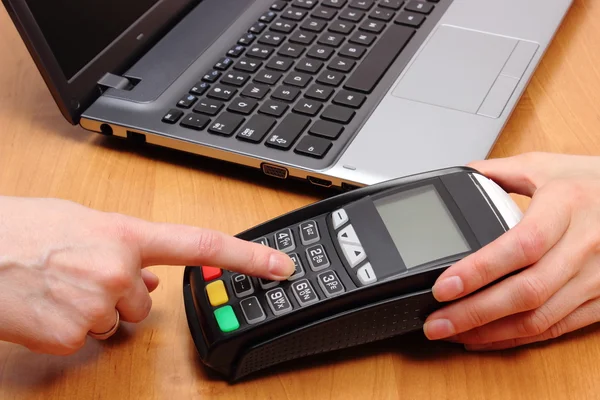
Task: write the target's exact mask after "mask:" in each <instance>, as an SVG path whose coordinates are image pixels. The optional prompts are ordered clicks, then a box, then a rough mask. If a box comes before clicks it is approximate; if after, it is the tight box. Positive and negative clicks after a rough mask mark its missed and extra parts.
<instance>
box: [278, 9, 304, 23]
mask: <svg viewBox="0 0 600 400" xmlns="http://www.w3.org/2000/svg"><path fill="white" fill-rule="evenodd" d="M306 13H307V12H306V11H305V10H301V9H299V8H288V9H287V10H285V11H284V12H283V13H282V14H281V18H285V19H289V20H292V21H301V20H302V19H303V18H304V17H306Z"/></svg>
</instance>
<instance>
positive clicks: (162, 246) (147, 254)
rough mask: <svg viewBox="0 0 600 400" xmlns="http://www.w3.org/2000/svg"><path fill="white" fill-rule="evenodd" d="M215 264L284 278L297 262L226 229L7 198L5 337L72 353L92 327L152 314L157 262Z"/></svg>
mask: <svg viewBox="0 0 600 400" xmlns="http://www.w3.org/2000/svg"><path fill="white" fill-rule="evenodd" d="M163 264H168V265H198V266H199V265H214V266H219V267H221V268H224V269H229V270H232V271H238V272H241V273H245V274H248V275H253V276H258V277H262V278H267V279H272V280H282V279H286V278H287V277H289V276H290V275H291V274H292V273H293V271H294V264H293V262H292V260H291V259H290V258H289V257H288V256H287V255H285V254H283V253H281V252H279V251H276V250H273V249H270V248H268V247H266V246H263V245H259V244H255V243H249V242H245V241H242V240H239V239H236V238H234V237H231V236H228V235H225V234H222V233H220V232H215V231H209V230H205V229H200V228H194V227H189V226H181V225H170V224H159V223H151V222H147V221H143V220H139V219H135V218H132V217H127V216H124V215H119V214H110V213H104V212H100V211H95V210H91V209H89V208H86V207H83V206H81V205H78V204H75V203H71V202H68V201H62V200H54V199H25V198H15V197H1V196H0V305H1V306H2V312H0V340H5V341H10V342H14V343H18V344H22V345H24V346H26V347H28V348H29V349H31V350H33V351H35V352H41V353H50V354H58V355H65V354H70V353H73V352H75V351H77V350H78V349H80V348H81V347H82V346H83V345H84V343H85V340H86V336H87V335H88V332H99V333H100V332H107V331H110V330H111V328H113V327H114V326H115V320H116V318H117V313H116V311H115V309H117V310H118V313H119V314H120V318H121V320H124V321H128V322H140V321H142V320H143V319H144V318H146V316H147V315H148V313H149V312H150V308H151V307H152V300H151V298H150V295H149V292H151V291H153V290H154V289H155V288H156V287H157V286H158V278H157V277H156V275H154V274H152V273H151V272H150V271H148V270H145V269H144V268H145V267H148V266H151V265H163Z"/></svg>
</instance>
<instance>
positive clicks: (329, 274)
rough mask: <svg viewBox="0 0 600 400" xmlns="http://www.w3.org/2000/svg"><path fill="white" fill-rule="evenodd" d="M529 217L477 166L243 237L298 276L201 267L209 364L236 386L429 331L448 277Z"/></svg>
mask: <svg viewBox="0 0 600 400" xmlns="http://www.w3.org/2000/svg"><path fill="white" fill-rule="evenodd" d="M520 218H521V212H520V210H519V208H518V207H517V205H516V204H515V203H514V202H513V201H512V199H511V198H510V196H509V195H508V194H507V193H506V192H505V191H504V190H502V189H501V188H500V187H499V186H498V185H496V184H495V183H494V182H492V181H491V180H489V179H488V178H486V177H484V176H482V175H481V174H479V173H478V172H477V171H475V170H472V169H469V168H463V167H460V168H450V169H444V170H438V171H433V172H428V173H424V174H419V175H414V176H409V177H404V178H400V179H395V180H391V181H388V182H384V183H380V184H376V185H373V186H368V187H364V188H360V189H356V190H353V191H351V192H347V193H343V194H340V195H337V196H334V197H331V198H329V199H326V200H323V201H320V202H317V203H315V204H312V205H310V206H307V207H305V208H302V209H299V210H296V211H294V212H291V213H289V214H286V215H283V216H281V217H278V218H276V219H273V220H271V221H268V222H265V223H264V224H261V225H259V226H256V227H254V228H252V229H250V230H248V231H245V232H243V233H241V234H239V235H238V237H239V238H241V239H245V240H249V241H254V242H258V243H262V244H263V245H265V246H271V247H273V248H276V249H278V250H281V251H283V252H286V253H287V254H289V256H290V258H291V259H292V260H293V261H294V263H295V265H296V270H295V272H294V274H293V275H292V276H291V277H290V278H289V279H288V280H286V281H283V282H276V281H268V280H264V279H256V278H253V277H249V276H246V275H241V274H235V273H230V272H228V271H224V270H222V269H220V268H218V266H193V267H192V266H190V267H187V268H186V269H185V274H184V285H183V288H184V300H185V309H186V314H187V318H188V325H189V328H190V331H191V334H192V337H193V340H194V343H195V345H196V348H197V350H198V353H199V355H200V358H201V360H202V362H203V363H204V364H206V365H207V366H209V367H210V368H212V369H214V370H216V371H218V372H219V373H220V374H222V375H223V376H224V377H225V378H226V379H228V380H230V381H235V380H238V379H240V378H242V377H244V376H246V375H249V374H252V373H254V372H256V371H259V370H262V369H264V368H267V367H273V366H276V365H278V364H280V363H282V362H286V361H291V360H294V359H297V358H300V357H306V356H310V355H314V354H319V353H323V352H328V351H333V350H337V349H342V348H347V347H351V346H356V345H360V344H364V343H368V342H373V341H377V340H381V339H385V338H390V337H392V336H396V335H400V334H404V333H407V332H410V331H414V330H418V329H421V328H422V326H423V323H424V321H425V319H426V318H427V316H428V315H429V314H430V313H431V312H433V311H434V310H436V309H437V308H439V307H441V304H439V303H438V302H436V300H435V299H434V297H433V295H432V291H431V288H432V286H433V284H434V282H435V280H436V278H437V277H438V276H439V275H440V274H441V273H442V272H443V271H444V270H445V269H446V268H447V267H449V266H451V265H452V264H453V263H455V262H456V261H458V260H460V259H461V258H463V257H465V256H467V255H469V254H471V253H473V252H475V251H477V250H478V249H480V248H481V247H482V246H485V245H486V244H488V243H490V242H491V241H493V240H494V239H496V238H497V237H499V236H500V235H502V234H503V233H504V232H505V231H507V230H508V229H510V228H512V227H513V226H514V225H515V224H516V223H517V222H518V221H519V220H520Z"/></svg>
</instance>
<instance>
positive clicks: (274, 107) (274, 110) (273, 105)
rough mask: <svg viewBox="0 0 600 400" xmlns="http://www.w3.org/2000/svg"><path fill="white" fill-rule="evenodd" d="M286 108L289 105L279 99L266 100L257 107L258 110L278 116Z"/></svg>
mask: <svg viewBox="0 0 600 400" xmlns="http://www.w3.org/2000/svg"><path fill="white" fill-rule="evenodd" d="M288 108H289V106H288V105H287V104H285V103H282V102H280V101H275V100H267V101H265V102H264V103H263V105H262V106H261V107H260V108H259V109H258V112H259V113H261V114H267V115H272V116H274V117H277V118H279V117H281V116H282V115H283V114H284V113H285V112H286V111H287V109H288Z"/></svg>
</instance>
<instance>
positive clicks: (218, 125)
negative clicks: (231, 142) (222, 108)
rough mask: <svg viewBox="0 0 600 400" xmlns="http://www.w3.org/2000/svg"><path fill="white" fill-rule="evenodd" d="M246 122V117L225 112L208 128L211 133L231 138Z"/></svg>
mask: <svg viewBox="0 0 600 400" xmlns="http://www.w3.org/2000/svg"><path fill="white" fill-rule="evenodd" d="M242 122H244V117H242V116H241V115H236V114H232V113H228V112H224V113H222V114H221V115H219V117H218V118H217V119H216V120H215V121H214V122H213V123H212V124H211V125H210V126H209V127H208V131H209V132H210V133H214V134H217V135H224V136H231V135H233V134H234V133H235V131H236V130H237V128H239V127H240V125H241V124H242Z"/></svg>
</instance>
